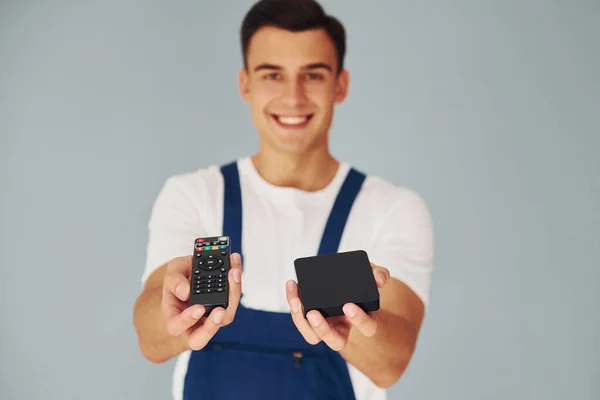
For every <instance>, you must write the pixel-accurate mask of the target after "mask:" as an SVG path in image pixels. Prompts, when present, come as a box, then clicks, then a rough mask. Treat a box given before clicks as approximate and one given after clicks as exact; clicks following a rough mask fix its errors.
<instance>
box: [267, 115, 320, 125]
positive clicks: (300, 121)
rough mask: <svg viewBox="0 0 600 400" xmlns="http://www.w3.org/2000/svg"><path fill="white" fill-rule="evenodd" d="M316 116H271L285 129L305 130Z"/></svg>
mask: <svg viewBox="0 0 600 400" xmlns="http://www.w3.org/2000/svg"><path fill="white" fill-rule="evenodd" d="M313 115H314V114H309V115H303V116H283V115H276V114H271V117H272V118H273V119H274V120H275V122H277V124H278V125H279V126H281V127H283V128H304V127H305V126H307V125H308V123H309V122H310V120H311V119H312V117H313Z"/></svg>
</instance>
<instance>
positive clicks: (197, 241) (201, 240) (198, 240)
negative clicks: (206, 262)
mask: <svg viewBox="0 0 600 400" xmlns="http://www.w3.org/2000/svg"><path fill="white" fill-rule="evenodd" d="M202 242H204V239H196V243H202Z"/></svg>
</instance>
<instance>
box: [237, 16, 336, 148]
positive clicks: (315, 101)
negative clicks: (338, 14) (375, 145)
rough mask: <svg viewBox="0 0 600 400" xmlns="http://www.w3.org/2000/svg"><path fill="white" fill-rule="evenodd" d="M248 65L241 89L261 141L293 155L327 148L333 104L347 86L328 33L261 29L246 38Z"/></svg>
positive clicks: (242, 72)
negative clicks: (338, 70)
mask: <svg viewBox="0 0 600 400" xmlns="http://www.w3.org/2000/svg"><path fill="white" fill-rule="evenodd" d="M247 64H248V69H247V70H246V69H245V68H242V69H241V70H240V76H239V78H240V82H239V83H240V91H241V94H242V97H243V99H244V100H245V101H246V102H248V103H249V104H250V108H251V112H252V118H253V120H254V123H255V125H256V127H257V130H258V132H259V135H260V138H261V141H262V142H263V145H267V146H269V147H271V148H273V149H275V150H277V151H282V152H292V153H303V152H306V151H310V150H312V149H315V148H318V147H320V146H325V145H326V144H327V136H328V131H329V127H330V126H331V121H332V117H333V109H334V106H335V104H339V103H341V102H342V101H343V100H344V98H345V97H346V94H347V88H348V73H347V71H342V72H341V73H340V74H339V76H338V74H337V54H336V49H335V45H334V43H333V41H332V40H331V39H330V37H329V36H328V35H327V33H326V32H325V31H324V30H310V31H305V32H289V31H286V30H282V29H278V28H273V27H265V28H262V29H260V30H259V31H258V32H257V33H256V34H255V35H254V36H253V37H252V40H251V41H250V46H249V49H248V54H247Z"/></svg>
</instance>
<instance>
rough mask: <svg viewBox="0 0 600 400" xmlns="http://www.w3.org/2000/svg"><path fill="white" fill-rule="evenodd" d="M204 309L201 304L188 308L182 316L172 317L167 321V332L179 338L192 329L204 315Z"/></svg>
mask: <svg viewBox="0 0 600 400" xmlns="http://www.w3.org/2000/svg"><path fill="white" fill-rule="evenodd" d="M204 312H205V310H204V307H202V306H201V305H199V304H196V305H193V306H191V307H188V308H187V309H185V310H184V311H183V312H182V313H180V314H175V315H172V316H171V317H169V318H167V319H166V320H165V324H166V326H167V331H168V332H169V333H170V334H171V335H173V336H179V335H181V334H182V333H184V332H186V331H187V330H188V329H189V328H190V327H192V326H193V325H194V324H195V323H196V322H198V320H199V319H200V318H201V317H202V316H203V315H204Z"/></svg>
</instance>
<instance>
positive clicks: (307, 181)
mask: <svg viewBox="0 0 600 400" xmlns="http://www.w3.org/2000/svg"><path fill="white" fill-rule="evenodd" d="M252 162H253V164H254V167H255V168H256V170H257V171H258V173H259V175H260V176H261V177H262V178H263V179H264V180H266V181H267V182H269V183H270V184H272V185H276V186H281V187H293V188H297V189H300V190H304V191H307V192H314V191H317V190H321V189H323V188H325V187H326V186H327V185H328V184H329V183H330V182H331V181H332V180H333V178H334V177H335V175H336V173H337V170H338V168H339V165H340V162H339V161H338V160H336V159H335V158H334V157H333V156H332V155H331V154H330V153H329V149H327V148H320V149H316V150H313V151H311V152H309V153H303V154H301V155H290V154H282V153H279V152H276V151H273V150H269V149H267V148H263V147H261V149H260V151H259V152H258V153H256V154H254V155H253V156H252Z"/></svg>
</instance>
